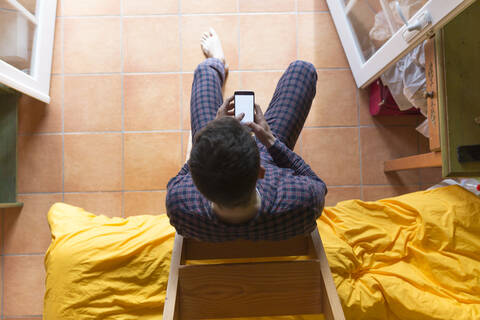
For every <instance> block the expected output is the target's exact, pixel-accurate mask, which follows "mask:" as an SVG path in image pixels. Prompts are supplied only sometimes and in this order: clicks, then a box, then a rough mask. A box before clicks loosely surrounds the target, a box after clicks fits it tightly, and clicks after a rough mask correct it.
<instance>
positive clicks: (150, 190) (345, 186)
mask: <svg viewBox="0 0 480 320" xmlns="http://www.w3.org/2000/svg"><path fill="white" fill-rule="evenodd" d="M363 186H364V187H411V186H418V183H410V184H404V183H398V184H388V183H387V184H386V183H369V184H363ZM328 187H329V188H330V187H332V188H352V187H357V188H358V187H362V184H329V185H328ZM166 191H167V189H145V190H124V191H122V190H102V191H67V192H65V194H100V193H119V192H125V193H141V192H166ZM55 194H61V192H24V193H18V195H19V196H29V195H55Z"/></svg>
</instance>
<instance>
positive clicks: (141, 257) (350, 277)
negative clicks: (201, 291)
mask: <svg viewBox="0 0 480 320" xmlns="http://www.w3.org/2000/svg"><path fill="white" fill-rule="evenodd" d="M48 221H49V223H50V228H51V231H52V243H51V245H50V247H49V249H48V251H47V254H46V257H45V268H46V272H47V279H46V288H47V290H46V294H45V303H44V319H48V320H53V319H64V320H67V319H142V320H143V319H160V317H161V314H162V309H163V301H164V298H165V289H166V285H167V279H168V271H169V259H170V254H171V249H172V245H173V235H174V229H173V228H172V227H171V226H170V224H169V222H168V218H167V217H166V216H165V215H160V216H146V215H145V216H133V217H129V218H128V219H122V218H107V217H105V216H96V215H93V214H91V213H88V212H85V211H84V210H83V209H80V208H77V207H73V206H69V205H67V204H63V203H57V204H55V205H54V206H52V208H51V209H50V212H49V213H48ZM318 227H319V231H320V235H321V237H322V240H323V243H324V246H325V250H326V253H327V257H328V260H329V263H330V267H331V269H332V274H333V277H334V280H335V283H336V286H337V290H338V293H339V296H340V299H341V301H342V305H343V309H344V312H345V316H346V318H347V319H356V320H357V319H409V320H410V319H422V320H423V319H455V320H462V319H465V320H467V319H468V320H471V319H480V199H479V198H477V197H475V195H473V194H472V193H470V192H468V191H465V190H464V189H462V188H460V187H457V186H450V187H444V188H439V189H435V190H431V191H422V192H416V193H411V194H406V195H403V196H399V197H395V198H390V199H385V200H380V201H376V202H363V201H359V200H350V201H344V202H340V203H339V204H337V206H335V207H328V208H325V210H324V212H323V215H322V217H321V218H319V220H318ZM285 290H288V288H285ZM319 318H320V317H318V316H304V317H277V318H275V319H319ZM272 319H273V318H272Z"/></svg>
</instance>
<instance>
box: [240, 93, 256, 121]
mask: <svg viewBox="0 0 480 320" xmlns="http://www.w3.org/2000/svg"><path fill="white" fill-rule="evenodd" d="M254 105H255V94H254V93H253V91H235V116H237V115H239V114H240V113H244V114H245V117H243V119H242V121H241V122H242V123H245V122H253V110H254Z"/></svg>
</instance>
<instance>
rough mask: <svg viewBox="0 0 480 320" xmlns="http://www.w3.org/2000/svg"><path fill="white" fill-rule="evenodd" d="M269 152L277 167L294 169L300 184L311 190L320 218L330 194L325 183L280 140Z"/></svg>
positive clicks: (312, 199)
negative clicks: (326, 197) (326, 198)
mask: <svg viewBox="0 0 480 320" xmlns="http://www.w3.org/2000/svg"><path fill="white" fill-rule="evenodd" d="M267 150H268V152H269V153H270V155H271V156H272V159H273V161H274V162H275V164H276V165H277V166H279V167H280V168H289V169H292V170H293V171H294V176H296V179H297V180H298V183H300V184H301V185H302V186H303V188H306V189H308V190H309V194H310V197H311V198H310V200H311V201H313V204H314V206H315V207H316V209H317V210H319V211H317V213H316V216H317V217H318V216H319V215H320V214H321V210H322V209H323V207H324V205H325V196H326V195H327V192H328V189H327V186H326V184H325V182H323V180H322V179H320V178H319V177H318V176H317V175H316V174H315V172H314V171H313V170H312V169H311V168H310V166H309V165H308V164H307V163H306V162H305V161H304V160H303V159H302V158H301V157H300V156H299V155H297V154H296V153H295V152H293V151H292V150H290V149H289V148H288V147H287V146H286V145H285V144H284V143H283V142H282V141H280V140H279V139H277V140H276V141H275V143H274V144H273V145H272V146H271V147H270V148H268V149H267Z"/></svg>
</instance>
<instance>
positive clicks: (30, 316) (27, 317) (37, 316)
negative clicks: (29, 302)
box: [2, 314, 43, 319]
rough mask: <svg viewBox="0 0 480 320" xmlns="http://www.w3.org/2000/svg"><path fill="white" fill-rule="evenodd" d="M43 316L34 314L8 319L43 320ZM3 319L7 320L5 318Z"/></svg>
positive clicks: (9, 317)
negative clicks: (36, 319) (31, 319)
mask: <svg viewBox="0 0 480 320" xmlns="http://www.w3.org/2000/svg"><path fill="white" fill-rule="evenodd" d="M42 317H43V315H41V314H34V315H30V314H29V315H21V316H8V319H30V318H39V319H42ZM2 319H6V318H3V317H2Z"/></svg>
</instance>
